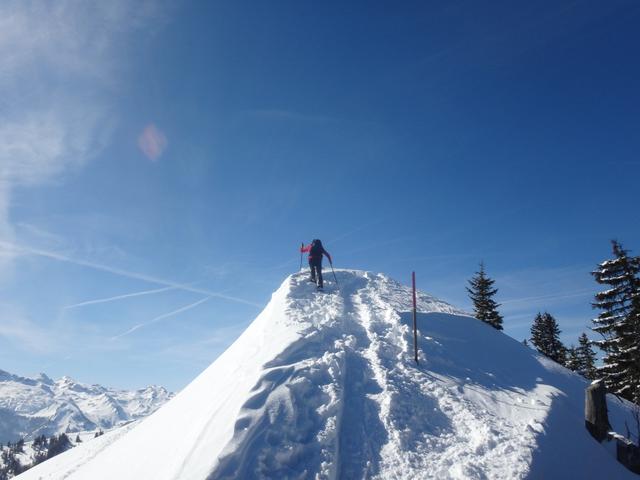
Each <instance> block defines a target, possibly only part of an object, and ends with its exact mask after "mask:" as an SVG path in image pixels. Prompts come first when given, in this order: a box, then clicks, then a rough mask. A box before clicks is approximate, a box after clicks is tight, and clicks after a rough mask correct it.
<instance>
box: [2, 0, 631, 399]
mask: <svg viewBox="0 0 640 480" xmlns="http://www.w3.org/2000/svg"><path fill="white" fill-rule="evenodd" d="M639 20H640V5H639V4H638V3H637V2H636V1H610V2H592V1H576V2H557V1H553V2H533V3H532V2H491V4H490V5H488V4H485V5H480V4H479V3H478V2H472V1H452V2H404V3H403V4H402V5H398V4H392V3H389V2H321V3H319V2H300V1H282V2H254V3H253V4H249V3H245V2H235V1H216V2H176V3H171V2H133V1H127V0H114V1H111V2H100V4H99V5H86V4H82V3H79V2H75V1H70V0H62V1H60V2H56V3H55V4H51V3H49V2H37V1H35V2H29V3H27V2H18V1H16V2H4V3H3V4H2V6H0V56H1V57H2V58H3V62H2V63H3V67H2V69H3V72H2V75H0V92H2V95H0V98H1V99H2V100H0V241H1V242H2V243H1V244H0V247H1V248H0V271H1V273H0V368H2V369H5V370H8V371H11V372H14V373H18V374H22V375H32V374H35V373H37V372H40V371H45V372H47V373H48V374H49V375H51V376H61V375H71V376H73V377H74V378H77V379H78V380H81V381H84V382H90V383H102V384H105V385H110V386H114V387H123V388H132V387H141V386H144V385H147V384H151V383H156V384H162V385H166V386H167V387H169V388H171V389H173V390H178V389H180V388H182V387H183V386H184V385H186V384H187V383H188V382H189V381H190V380H191V379H192V378H193V377H195V375H197V374H198V373H199V372H200V371H201V370H202V369H204V368H205V367H206V366H207V365H208V364H209V363H211V361H213V360H214V359H215V358H216V357H217V356H218V355H219V354H220V353H221V352H222V351H223V350H224V349H225V348H226V347H227V346H228V345H229V344H230V343H231V342H232V341H233V340H234V339H235V338H236V337H237V336H238V335H239V333H240V332H242V330H243V329H244V328H245V327H246V326H247V325H248V323H250V322H251V320H252V319H253V318H254V317H255V316H256V315H257V313H259V311H260V310H261V308H262V306H264V305H265V304H266V302H267V301H268V300H269V297H270V294H271V292H273V291H274V290H275V289H276V288H277V287H278V286H279V285H280V283H281V282H282V281H283V279H284V278H285V276H286V275H288V274H289V273H291V272H293V271H295V270H296V269H297V268H298V266H299V255H298V253H297V247H298V245H299V244H300V242H301V241H307V242H308V241H309V240H311V239H312V238H316V237H319V238H322V239H323V241H324V242H325V245H326V247H327V249H328V250H329V251H330V252H331V254H332V255H333V256H334V259H335V265H336V267H343V268H357V269H364V270H372V271H379V272H385V273H387V274H388V275H390V276H392V277H393V278H395V279H397V280H400V281H402V282H404V283H409V279H410V273H411V271H412V270H416V272H417V277H418V284H419V288H421V289H422V290H424V291H427V292H429V293H431V294H433V295H435V296H437V297H440V298H442V299H444V300H446V301H449V302H451V303H453V304H455V305H457V306H460V307H464V308H470V303H469V300H468V298H467V296H466V292H465V284H466V281H467V279H469V278H470V277H471V276H472V275H473V273H474V272H475V271H476V270H477V266H478V263H479V262H480V261H481V260H483V261H484V262H485V264H486V268H487V271H488V273H489V275H490V276H492V277H493V278H495V279H496V285H497V287H498V288H499V289H500V291H499V294H498V300H499V301H500V302H502V303H503V306H502V312H503V314H504V315H505V331H506V333H507V334H509V335H512V336H513V337H515V338H517V339H519V340H520V339H522V338H524V337H525V336H528V330H529V327H530V324H531V321H532V319H533V317H534V315H535V314H536V312H538V311H543V310H548V311H549V312H550V313H552V314H553V315H554V316H555V317H556V318H557V320H558V322H559V324H560V327H561V329H562V330H563V340H565V342H567V343H571V342H575V341H576V339H577V336H578V335H579V334H580V333H581V332H582V331H585V330H587V328H588V326H589V321H590V318H591V317H592V316H593V315H594V312H592V310H591V307H590V303H589V302H590V300H591V296H592V295H593V293H594V292H595V291H596V290H597V286H596V285H595V283H594V282H593V280H592V279H591V277H590V275H589V271H590V270H591V269H592V268H593V267H594V266H595V265H596V264H597V263H598V262H600V261H602V260H603V259H605V258H607V257H608V256H609V254H610V245H609V240H610V239H612V238H617V239H619V240H620V241H622V242H623V244H624V245H625V246H626V247H627V248H629V249H631V250H632V251H633V252H634V253H636V254H638V253H640V227H639V225H640V222H639V220H640V218H639V216H640V214H639V210H638V178H639V174H640V158H639V157H638V151H640V134H639V133H640V114H639V112H640V93H638V88H637V86H638V85H639V84H640V64H639V63H638V62H637V52H638V48H639V47H640V30H638V29H637V24H638V21H639Z"/></svg>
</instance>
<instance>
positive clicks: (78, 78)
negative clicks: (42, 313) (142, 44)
mask: <svg viewBox="0 0 640 480" xmlns="http://www.w3.org/2000/svg"><path fill="white" fill-rule="evenodd" d="M162 11H163V9H162V5H161V4H160V2H150V1H133V0H110V1H108V2H81V1H76V0H61V1H57V2H48V1H31V2H24V1H5V2H2V3H0V58H2V65H1V66H0V92H1V93H2V94H1V95H0V98H1V100H0V238H2V239H4V240H9V241H12V240H13V239H14V236H15V232H14V228H13V226H12V224H11V221H10V213H11V212H10V210H11V194H12V191H13V190H14V189H15V188H16V187H33V186H35V185H38V184H42V183H44V182H49V181H52V180H56V179H60V178H61V177H62V175H63V174H64V173H65V172H67V171H69V170H70V169H73V168H78V167H80V166H82V165H83V164H84V163H86V162H87V161H88V160H90V159H91V158H92V157H94V156H95V155H97V154H98V153H100V151H101V150H102V149H103V148H104V146H105V144H106V143H107V141H108V139H109V136H110V132H111V131H112V129H113V125H114V121H115V120H114V113H113V103H114V102H113V100H114V98H115V95H116V94H117V92H118V91H119V89H120V85H121V83H122V80H121V79H122V71H123V69H124V68H125V66H126V65H127V60H128V59H127V58H126V52H127V51H128V49H127V46H128V45H129V43H128V42H129V41H130V40H131V34H133V33H134V32H135V31H136V30H139V29H145V30H153V29H155V27H156V26H157V25H158V24H161V23H163V21H164V20H163V18H162ZM7 258H8V257H7V256H6V252H5V254H4V256H3V257H0V268H3V267H5V266H6V262H7Z"/></svg>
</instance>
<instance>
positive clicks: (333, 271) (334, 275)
mask: <svg viewBox="0 0 640 480" xmlns="http://www.w3.org/2000/svg"><path fill="white" fill-rule="evenodd" d="M329 265H331V272H332V273H333V279H334V280H335V281H336V287H337V286H338V277H336V272H335V270H334V269H333V262H329Z"/></svg>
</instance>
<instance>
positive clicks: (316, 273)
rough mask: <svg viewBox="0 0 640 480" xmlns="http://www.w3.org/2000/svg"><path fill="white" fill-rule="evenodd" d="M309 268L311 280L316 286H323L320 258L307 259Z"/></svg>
mask: <svg viewBox="0 0 640 480" xmlns="http://www.w3.org/2000/svg"><path fill="white" fill-rule="evenodd" d="M309 268H310V269H311V281H312V282H314V283H315V284H316V285H318V287H320V288H323V287H324V285H323V283H322V260H320V261H319V262H316V261H315V260H309Z"/></svg>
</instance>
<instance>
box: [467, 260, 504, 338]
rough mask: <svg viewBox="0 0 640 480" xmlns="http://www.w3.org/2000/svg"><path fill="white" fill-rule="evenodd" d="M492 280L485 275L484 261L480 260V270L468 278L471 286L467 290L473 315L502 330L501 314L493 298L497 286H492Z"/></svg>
mask: <svg viewBox="0 0 640 480" xmlns="http://www.w3.org/2000/svg"><path fill="white" fill-rule="evenodd" d="M494 282H495V281H494V280H492V279H491V278H489V277H487V275H486V273H485V271H484V263H482V262H481V263H480V271H478V272H476V274H475V275H474V276H473V277H472V278H471V280H469V285H470V287H471V288H469V287H467V292H469V297H470V298H471V300H472V301H473V309H474V313H475V317H476V318H477V319H478V320H482V321H483V322H485V323H488V324H489V325H491V326H492V327H493V328H496V329H498V330H502V315H500V313H498V307H499V306H500V305H499V304H498V303H496V302H495V301H494V300H493V296H494V295H495V294H496V293H497V292H498V289H497V288H493V284H494Z"/></svg>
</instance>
